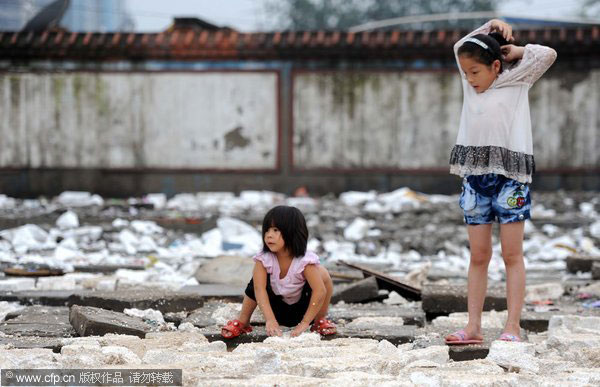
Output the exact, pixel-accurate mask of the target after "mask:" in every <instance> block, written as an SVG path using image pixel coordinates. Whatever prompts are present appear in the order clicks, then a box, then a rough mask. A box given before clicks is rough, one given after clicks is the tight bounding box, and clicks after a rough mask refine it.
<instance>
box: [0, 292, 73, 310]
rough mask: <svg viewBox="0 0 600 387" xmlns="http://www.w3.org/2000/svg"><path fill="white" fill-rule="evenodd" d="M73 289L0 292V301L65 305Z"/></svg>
mask: <svg viewBox="0 0 600 387" xmlns="http://www.w3.org/2000/svg"><path fill="white" fill-rule="evenodd" d="M75 292H76V291H75V290H28V291H21V292H0V301H9V302H20V303H21V304H25V305H46V306H66V305H67V301H68V300H69V297H70V296H71V295H72V294H73V293H75Z"/></svg>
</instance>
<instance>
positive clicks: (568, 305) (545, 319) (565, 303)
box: [521, 299, 600, 332]
mask: <svg viewBox="0 0 600 387" xmlns="http://www.w3.org/2000/svg"><path fill="white" fill-rule="evenodd" d="M527 308H531V307H530V306H527ZM561 315H577V316H588V317H593V316H598V317H600V309H586V308H584V307H583V305H582V302H581V301H575V300H568V299H563V300H561V301H559V302H556V303H555V305H548V306H537V307H535V310H528V311H524V312H523V313H522V314H521V328H523V329H526V330H528V331H530V332H545V331H547V330H548V323H549V321H550V319H551V318H552V317H553V316H561Z"/></svg>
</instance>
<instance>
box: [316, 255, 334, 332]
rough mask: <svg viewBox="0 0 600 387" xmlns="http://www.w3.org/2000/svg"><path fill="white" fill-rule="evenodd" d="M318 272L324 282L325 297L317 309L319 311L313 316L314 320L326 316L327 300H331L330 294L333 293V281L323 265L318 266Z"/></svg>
mask: <svg viewBox="0 0 600 387" xmlns="http://www.w3.org/2000/svg"><path fill="white" fill-rule="evenodd" d="M319 272H320V273H321V278H322V279H323V283H324V284H325V290H326V293H325V298H324V299H323V306H322V307H321V309H320V310H319V313H317V315H316V316H315V320H318V319H320V318H323V317H326V316H327V312H328V311H329V302H330V301H331V295H332V294H333V281H332V280H331V276H330V275H329V272H328V271H327V269H325V267H323V266H319Z"/></svg>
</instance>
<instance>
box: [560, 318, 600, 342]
mask: <svg viewBox="0 0 600 387" xmlns="http://www.w3.org/2000/svg"><path fill="white" fill-rule="evenodd" d="M571 333H589V334H597V335H599V338H600V317H595V316H589V317H587V316H586V317H584V316H574V315H568V316H552V318H551V319H550V322H549V324H548V337H552V336H562V335H569V334H571Z"/></svg>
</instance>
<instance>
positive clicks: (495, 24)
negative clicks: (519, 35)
mask: <svg viewBox="0 0 600 387" xmlns="http://www.w3.org/2000/svg"><path fill="white" fill-rule="evenodd" d="M491 22H492V28H491V31H490V32H499V33H500V34H502V37H504V39H506V41H507V42H512V41H513V40H515V38H513V35H512V27H511V26H510V24H508V23H506V22H503V21H502V20H498V19H493V20H492V21H491Z"/></svg>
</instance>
